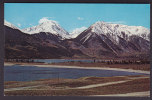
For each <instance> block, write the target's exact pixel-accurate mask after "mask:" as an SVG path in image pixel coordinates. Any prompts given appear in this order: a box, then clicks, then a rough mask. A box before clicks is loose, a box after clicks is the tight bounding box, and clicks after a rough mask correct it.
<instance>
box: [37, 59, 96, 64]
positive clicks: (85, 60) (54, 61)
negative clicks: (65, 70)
mask: <svg viewBox="0 0 152 100" xmlns="http://www.w3.org/2000/svg"><path fill="white" fill-rule="evenodd" d="M34 62H44V63H60V62H88V63H91V62H94V61H93V60H91V59H34Z"/></svg>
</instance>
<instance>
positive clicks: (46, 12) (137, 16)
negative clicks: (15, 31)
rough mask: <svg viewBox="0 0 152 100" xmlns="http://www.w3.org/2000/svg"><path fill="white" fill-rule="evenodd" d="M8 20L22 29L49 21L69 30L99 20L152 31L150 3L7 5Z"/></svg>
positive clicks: (87, 25)
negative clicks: (45, 20) (41, 20)
mask: <svg viewBox="0 0 152 100" xmlns="http://www.w3.org/2000/svg"><path fill="white" fill-rule="evenodd" d="M4 7H5V8H4V19H5V20H7V21H8V22H11V23H12V24H14V25H16V26H18V27H20V28H21V29H23V28H27V27H31V26H35V25H38V23H39V20H40V19H42V18H44V17H45V18H46V17H47V18H48V19H50V20H55V21H57V22H58V23H59V24H60V25H61V26H62V27H63V28H64V29H66V30H67V31H69V32H70V31H72V30H74V29H76V28H80V27H89V26H90V25H92V24H93V23H95V22H97V21H105V22H112V23H119V24H125V25H132V26H144V27H147V28H150V4H85V3H84V4H74V3H69V4H68V3H60V4H57V3H41V4H40V3H22V4H20V3H5V5H4Z"/></svg>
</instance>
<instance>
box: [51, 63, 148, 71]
mask: <svg viewBox="0 0 152 100" xmlns="http://www.w3.org/2000/svg"><path fill="white" fill-rule="evenodd" d="M52 65H67V66H80V67H110V68H122V69H134V70H144V71H150V64H105V63H99V62H96V63H84V62H64V63H53V64H52Z"/></svg>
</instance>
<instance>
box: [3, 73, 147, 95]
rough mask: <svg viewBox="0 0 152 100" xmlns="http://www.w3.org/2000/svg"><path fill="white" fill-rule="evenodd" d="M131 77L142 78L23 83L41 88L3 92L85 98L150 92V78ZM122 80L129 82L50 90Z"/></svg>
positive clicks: (103, 78) (89, 78) (6, 92)
mask: <svg viewBox="0 0 152 100" xmlns="http://www.w3.org/2000/svg"><path fill="white" fill-rule="evenodd" d="M131 77H135V78H138V77H144V75H136V76H124V77H83V78H79V79H62V80H60V83H58V82H57V81H56V82H55V79H53V80H51V79H46V80H37V81H33V83H32V84H31V82H24V83H21V84H22V86H32V85H33V84H34V83H37V85H43V86H40V87H37V88H30V90H16V91H5V95H9V96H10V95H13V96H14V95H25V96H61V95H64V96H87V95H105V94H119V93H130V92H142V91H149V90H150V78H142V79H129V78H131ZM122 80H130V81H128V82H125V83H118V84H113V85H107V86H102V87H96V88H89V89H66V90H64V89H63V90H62V89H61V90H60V89H59V90H51V89H52V88H51V87H79V86H86V85H89V84H97V83H106V82H115V81H122ZM53 81H54V83H53ZM17 84H18V85H19V83H14V84H10V86H9V85H8V83H7V86H9V87H15V86H17ZM29 84H30V85H29ZM19 86H21V85H19ZM17 87H18V86H17ZM7 88H8V87H7Z"/></svg>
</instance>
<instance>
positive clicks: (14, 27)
mask: <svg viewBox="0 0 152 100" xmlns="http://www.w3.org/2000/svg"><path fill="white" fill-rule="evenodd" d="M4 25H5V26H8V27H10V28H12V29H18V30H20V29H19V28H18V27H16V26H15V25H13V24H11V23H10V22H8V21H6V20H4Z"/></svg>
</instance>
